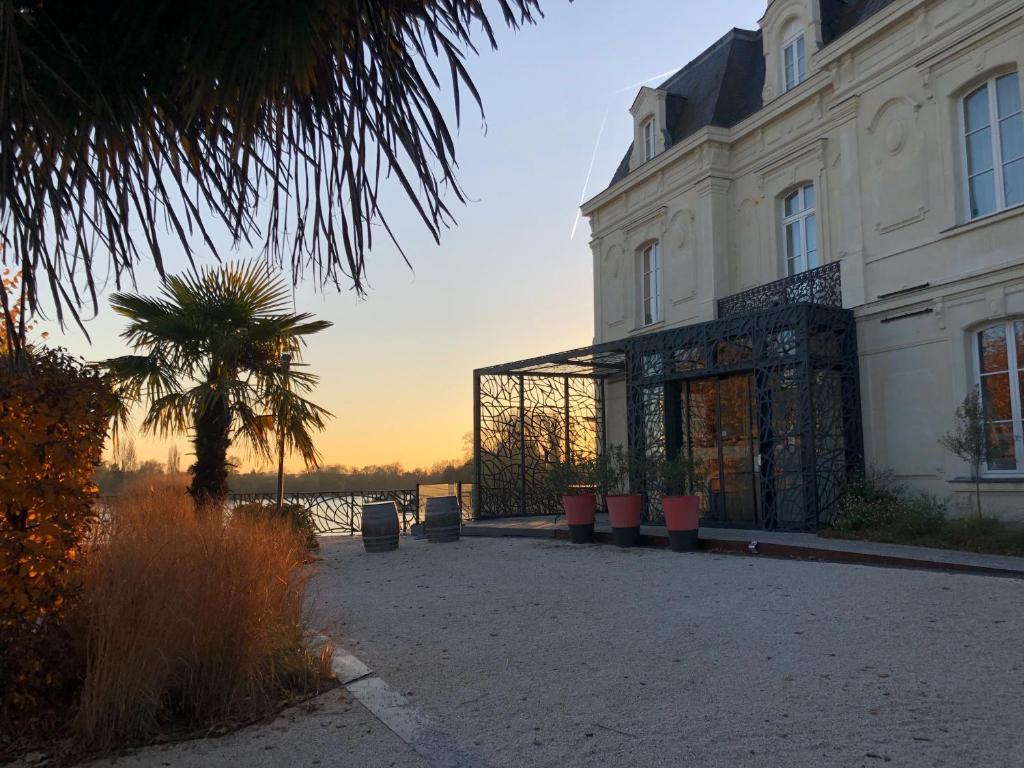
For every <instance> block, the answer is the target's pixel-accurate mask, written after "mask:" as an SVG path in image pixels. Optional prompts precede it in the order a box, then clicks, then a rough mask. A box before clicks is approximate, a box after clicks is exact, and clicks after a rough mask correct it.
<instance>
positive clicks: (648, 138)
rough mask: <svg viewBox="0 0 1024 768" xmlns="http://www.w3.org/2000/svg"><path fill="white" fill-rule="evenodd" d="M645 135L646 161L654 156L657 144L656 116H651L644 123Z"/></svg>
mask: <svg viewBox="0 0 1024 768" xmlns="http://www.w3.org/2000/svg"><path fill="white" fill-rule="evenodd" d="M642 131H643V136H644V162H645V163H646V162H647V161H648V160H650V159H651V158H652V157H654V149H655V147H656V146H657V145H656V144H655V141H654V139H655V135H656V134H655V132H654V118H653V117H652V118H650V119H649V120H647V121H646V122H645V123H644V124H643V128H642Z"/></svg>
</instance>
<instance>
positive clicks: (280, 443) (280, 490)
mask: <svg viewBox="0 0 1024 768" xmlns="http://www.w3.org/2000/svg"><path fill="white" fill-rule="evenodd" d="M291 364H292V356H291V355H290V354H288V353H287V352H284V353H282V355H281V365H282V367H283V368H284V383H285V385H287V381H288V370H289V368H290V367H291ZM284 411H285V404H284V403H281V408H280V410H279V411H278V414H277V515H278V517H280V516H281V512H282V511H283V510H284V421H285V416H286V414H285V412H284Z"/></svg>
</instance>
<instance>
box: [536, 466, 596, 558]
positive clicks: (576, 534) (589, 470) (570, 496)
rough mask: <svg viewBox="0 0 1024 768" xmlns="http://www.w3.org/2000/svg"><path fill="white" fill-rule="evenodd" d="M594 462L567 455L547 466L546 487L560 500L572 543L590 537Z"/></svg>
mask: <svg viewBox="0 0 1024 768" xmlns="http://www.w3.org/2000/svg"><path fill="white" fill-rule="evenodd" d="M593 475H594V465H593V462H590V461H578V460H573V459H567V460H566V461H564V462H562V461H560V462H556V463H554V464H552V465H551V467H550V468H549V469H548V474H547V477H546V481H547V485H548V488H549V489H550V490H551V491H552V492H553V493H554V494H555V495H556V496H559V497H560V498H561V500H562V509H563V510H565V521H566V523H568V525H569V539H570V541H572V542H573V543H574V544H589V543H590V542H591V541H593V540H594V510H595V509H596V507H597V497H596V496H595V495H594V492H593V490H592V489H593Z"/></svg>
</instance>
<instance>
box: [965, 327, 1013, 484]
mask: <svg viewBox="0 0 1024 768" xmlns="http://www.w3.org/2000/svg"><path fill="white" fill-rule="evenodd" d="M1020 320H1021V318H1015V319H1011V320H1003V321H1001V322H998V323H989V324H988V325H984V326H982V327H980V328H976V329H975V330H974V384H975V386H976V387H977V388H978V397H980V398H982V401H981V402H982V407H984V394H983V392H984V390H983V389H982V387H981V380H982V373H981V334H982V333H984V332H985V331H987V330H989V329H991V328H998V327H999V326H1002V327H1003V329H1004V331H1005V333H1006V365H1007V366H1008V371H1007V375H1009V378H1010V418H1012V419H1013V455H1014V458H1015V459H1016V461H1017V468H1016V469H989V468H988V457H986V458H985V460H984V461H983V462H982V465H981V474H982V476H983V477H1017V476H1022V475H1024V455H1022V453H1024V450H1022V449H1024V425H1022V424H1021V413H1022V406H1021V391H1020V377H1019V375H1018V371H1019V370H1020V368H1019V365H1020V364H1019V363H1018V361H1017V336H1016V330H1015V328H1014V324H1015V323H1017V322H1020ZM986 375H1000V374H998V373H996V374H986Z"/></svg>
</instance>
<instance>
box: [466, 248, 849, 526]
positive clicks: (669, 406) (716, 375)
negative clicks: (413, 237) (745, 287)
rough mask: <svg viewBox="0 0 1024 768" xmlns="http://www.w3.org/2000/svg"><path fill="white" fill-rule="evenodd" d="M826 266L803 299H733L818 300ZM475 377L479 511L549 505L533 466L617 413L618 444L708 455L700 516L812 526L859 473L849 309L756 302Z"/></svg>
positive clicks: (597, 430) (594, 445)
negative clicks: (710, 469) (711, 473)
mask: <svg viewBox="0 0 1024 768" xmlns="http://www.w3.org/2000/svg"><path fill="white" fill-rule="evenodd" d="M831 266H832V265H829V267H830V268H831ZM829 275H831V276H834V277H835V278H836V279H838V271H831V270H830V271H828V272H827V273H822V274H819V275H818V276H817V277H816V278H814V279H813V280H812V281H811V282H809V283H806V285H811V286H812V288H810V289H809V290H810V293H809V294H807V293H793V292H790V290H789V289H788V288H787V289H780V288H771V287H770V286H765V289H767V290H765V291H764V292H763V293H762V294H760V296H759V297H755V296H748V297H747V298H746V299H744V301H745V302H747V303H749V304H751V305H754V306H757V305H758V304H761V303H764V300H763V297H764V296H771V295H774V296H775V297H779V296H790V295H791V296H805V295H809V296H814V297H817V296H819V295H822V294H820V293H819V292H818V288H817V287H816V286H818V285H819V283H824V282H825V281H826V277H827V278H828V280H831V279H832V277H829ZM815 280H817V281H819V282H815ZM782 282H785V281H782ZM758 290H761V289H758ZM829 290H831V289H829ZM748 293H750V292H748ZM826 294H827V291H826ZM741 296H744V294H741ZM826 297H827V296H826ZM730 300H731V299H730ZM723 301H724V300H723ZM741 305H742V302H736V303H733V304H732V305H731V306H732V308H733V309H735V308H738V307H739V306H741ZM474 378H475V398H474V451H475V475H476V477H475V484H476V492H477V504H476V507H475V509H476V515H477V517H480V518H490V517H500V516H518V515H538V514H554V513H557V512H559V511H560V506H559V503H558V500H557V499H556V498H554V497H553V496H551V494H549V493H547V492H545V490H544V488H543V478H544V473H545V472H546V470H547V468H548V467H550V465H551V463H553V462H555V461H559V460H562V459H564V458H565V457H566V456H567V455H578V456H579V455H590V456H592V455H595V454H596V453H597V452H599V451H600V450H602V449H603V446H604V445H605V444H606V442H607V441H606V435H605V431H606V427H605V425H606V423H607V421H608V419H615V418H620V419H622V420H624V422H625V427H626V434H627V439H628V443H629V447H630V449H631V450H633V451H636V452H639V453H644V454H646V455H647V456H649V457H651V458H655V457H663V456H665V455H673V454H674V453H675V452H676V451H680V450H682V451H687V452H689V453H691V454H694V453H696V452H702V453H701V458H707V457H711V458H712V459H714V457H716V456H717V464H716V465H715V466H716V467H717V480H716V478H715V477H711V478H710V480H709V487H708V488H707V490H706V493H705V498H704V518H705V521H706V522H708V523H712V524H718V525H742V526H752V527H763V528H773V529H785V530H814V529H816V528H817V527H818V526H819V525H821V524H825V523H827V522H828V521H829V520H830V519H831V516H832V514H833V510H834V507H835V503H836V500H837V498H838V494H839V491H840V489H841V488H842V486H843V484H844V482H845V481H846V479H847V478H848V477H850V476H851V474H852V473H855V472H857V471H859V470H861V469H862V468H863V437H862V432H861V416H860V396H859V376H858V363H857V341H856V330H855V324H854V319H853V314H852V313H851V312H850V311H848V310H844V309H841V308H837V307H833V306H827V305H822V304H812V303H809V302H808V301H801V302H799V303H783V304H781V305H774V304H771V303H769V304H768V305H767V306H766V307H760V308H758V309H757V310H755V311H749V312H745V313H743V314H732V315H729V316H727V317H724V318H722V319H719V320H715V321H711V322H706V323H700V324H697V325H690V326H684V327H681V328H673V329H669V330H665V331H661V332H656V333H649V334H643V335H640V336H637V337H634V338H630V339H626V340H622V341H617V342H610V343H606V344H602V345H598V346H595V347H590V348H587V349H578V350H572V351H569V352H564V353H559V354H555V355H548V356H545V357H540V358H534V359H531V360H524V361H519V362H516V363H508V364H506V365H500V366H494V367H491V368H485V369H480V370H478V371H476V372H475V373H474ZM623 400H624V402H623ZM730 430H731V432H732V434H731V435H730V434H729V433H730ZM727 439H728V442H726V440H727ZM723 446H724V447H723ZM748 459H749V461H748ZM712 464H714V461H712ZM716 483H717V488H716ZM633 486H634V490H638V491H642V492H644V493H645V497H646V505H645V506H646V511H645V515H646V518H647V520H648V521H652V522H654V521H658V520H660V519H661V509H660V501H659V499H658V498H657V497H656V494H653V493H647V491H648V490H649V489H648V487H647V482H646V479H645V478H643V477H636V478H633ZM716 494H717V495H716ZM743 505H745V506H743ZM739 506H742V507H743V510H744V513H743V514H736V509H737V508H738V507H739ZM748 513H749V514H748Z"/></svg>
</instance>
